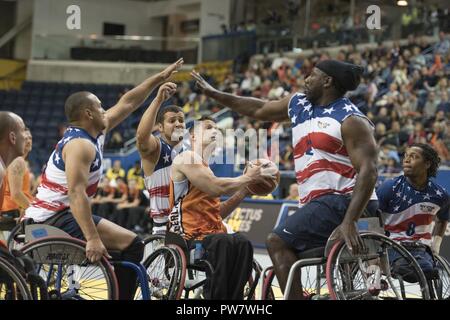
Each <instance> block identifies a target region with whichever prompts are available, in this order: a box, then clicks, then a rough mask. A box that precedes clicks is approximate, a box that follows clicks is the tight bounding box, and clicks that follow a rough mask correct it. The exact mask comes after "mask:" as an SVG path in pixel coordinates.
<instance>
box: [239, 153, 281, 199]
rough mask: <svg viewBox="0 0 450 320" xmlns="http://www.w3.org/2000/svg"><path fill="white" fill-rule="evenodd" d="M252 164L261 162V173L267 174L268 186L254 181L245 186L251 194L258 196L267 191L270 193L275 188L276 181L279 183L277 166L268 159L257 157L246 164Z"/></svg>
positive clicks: (265, 193)
mask: <svg viewBox="0 0 450 320" xmlns="http://www.w3.org/2000/svg"><path fill="white" fill-rule="evenodd" d="M253 164H257V165H258V164H262V168H263V169H262V173H263V174H264V175H267V181H269V182H270V185H271V186H270V187H269V186H267V185H265V184H261V183H254V184H251V185H249V186H248V187H247V189H248V191H250V192H251V193H252V194H255V195H258V196H265V195H267V194H269V193H271V192H272V191H273V190H275V189H276V188H277V186H278V183H280V171H279V170H278V167H277V166H276V164H275V163H273V162H272V161H270V160H268V159H257V160H254V161H250V162H249V164H248V165H253ZM244 172H245V171H244Z"/></svg>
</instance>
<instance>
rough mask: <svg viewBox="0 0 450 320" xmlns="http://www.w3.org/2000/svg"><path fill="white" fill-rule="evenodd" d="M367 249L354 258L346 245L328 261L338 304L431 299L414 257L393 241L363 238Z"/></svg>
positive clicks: (338, 245) (334, 250) (340, 245)
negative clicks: (340, 302)
mask: <svg viewBox="0 0 450 320" xmlns="http://www.w3.org/2000/svg"><path fill="white" fill-rule="evenodd" d="M361 239H362V240H363V242H364V246H365V249H364V250H363V252H362V253H360V254H358V255H352V254H351V253H350V251H349V249H348V247H347V245H346V244H345V242H344V241H339V242H337V243H335V244H334V245H333V247H332V249H331V251H330V254H329V255H328V258H327V265H326V277H327V285H328V290H329V293H330V296H331V298H332V299H336V300H406V299H425V300H428V299H430V294H429V290H428V285H427V280H426V278H425V275H424V274H423V272H422V270H421V269H420V267H419V265H418V264H417V262H416V260H415V259H414V258H413V256H412V255H411V254H410V253H409V252H408V251H407V250H406V249H405V248H404V247H402V246H401V245H399V244H397V243H396V242H394V241H393V240H391V239H389V238H387V237H385V236H382V235H379V234H375V233H364V234H361Z"/></svg>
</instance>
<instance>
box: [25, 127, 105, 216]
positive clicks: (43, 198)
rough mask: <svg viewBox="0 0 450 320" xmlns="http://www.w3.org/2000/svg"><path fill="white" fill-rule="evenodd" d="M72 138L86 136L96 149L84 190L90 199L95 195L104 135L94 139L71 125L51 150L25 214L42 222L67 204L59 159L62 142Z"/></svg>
mask: <svg viewBox="0 0 450 320" xmlns="http://www.w3.org/2000/svg"><path fill="white" fill-rule="evenodd" d="M73 139H86V140H88V141H90V142H91V143H92V145H93V146H94V148H95V159H94V160H93V161H92V163H91V166H90V169H89V178H88V187H87V188H86V193H87V195H88V196H89V197H90V198H93V197H94V196H95V193H96V192H97V185H98V183H99V181H100V178H101V177H102V172H103V167H102V161H103V144H104V139H105V136H104V135H103V134H102V135H100V136H99V137H97V138H93V137H91V136H90V135H89V133H87V132H86V131H85V130H84V129H82V128H79V127H73V126H70V127H68V128H67V129H66V131H65V132H64V136H63V137H62V139H61V140H60V141H59V142H58V144H57V145H56V148H55V150H54V151H53V152H52V154H51V156H50V158H49V160H48V162H47V165H46V168H45V170H44V172H43V173H42V176H41V182H40V184H39V186H38V189H37V191H38V192H37V194H36V199H35V200H34V201H33V202H32V203H31V205H30V207H29V208H28V209H27V210H26V211H25V217H27V218H33V220H34V221H36V222H42V221H44V220H46V219H48V218H50V217H52V216H53V215H55V214H57V213H58V212H61V211H63V210H65V209H67V208H68V207H69V195H68V188H67V178H66V168H65V163H64V160H63V159H62V151H63V148H64V147H65V145H66V144H67V143H68V142H69V141H71V140H73Z"/></svg>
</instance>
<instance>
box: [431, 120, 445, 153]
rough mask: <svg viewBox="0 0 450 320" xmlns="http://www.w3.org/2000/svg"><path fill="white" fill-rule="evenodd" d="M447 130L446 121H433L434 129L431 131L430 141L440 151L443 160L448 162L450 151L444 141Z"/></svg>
mask: <svg viewBox="0 0 450 320" xmlns="http://www.w3.org/2000/svg"><path fill="white" fill-rule="evenodd" d="M445 131H446V123H445V122H443V121H442V122H441V121H435V122H434V123H433V129H432V131H431V132H430V137H429V141H430V144H431V145H432V146H433V148H434V149H435V150H436V152H437V153H438V155H439V157H440V158H441V160H442V161H444V162H447V161H449V160H450V152H449V151H448V149H447V146H446V145H445V143H444V136H445Z"/></svg>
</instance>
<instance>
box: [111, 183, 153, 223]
mask: <svg viewBox="0 0 450 320" xmlns="http://www.w3.org/2000/svg"><path fill="white" fill-rule="evenodd" d="M145 209H146V208H145V205H144V195H143V193H142V191H141V190H139V188H138V184H137V181H136V180H135V179H130V180H129V181H128V192H127V196H126V198H125V199H123V198H122V199H121V202H119V203H118V204H117V207H116V210H115V211H114V215H115V216H114V221H115V222H116V223H117V224H119V225H121V226H122V227H124V228H127V229H128V230H136V231H142V226H141V223H140V222H141V221H142V220H143V219H144V216H145Z"/></svg>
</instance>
